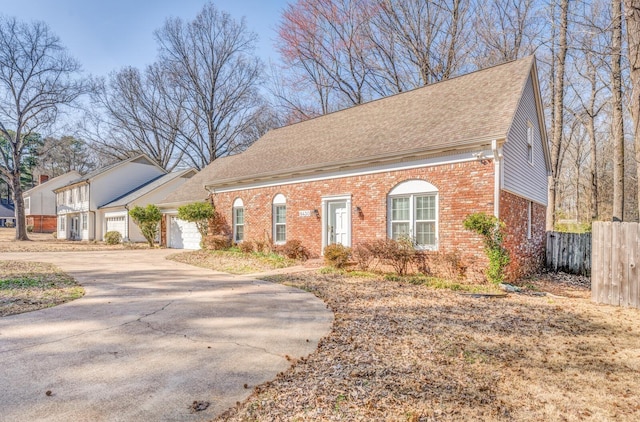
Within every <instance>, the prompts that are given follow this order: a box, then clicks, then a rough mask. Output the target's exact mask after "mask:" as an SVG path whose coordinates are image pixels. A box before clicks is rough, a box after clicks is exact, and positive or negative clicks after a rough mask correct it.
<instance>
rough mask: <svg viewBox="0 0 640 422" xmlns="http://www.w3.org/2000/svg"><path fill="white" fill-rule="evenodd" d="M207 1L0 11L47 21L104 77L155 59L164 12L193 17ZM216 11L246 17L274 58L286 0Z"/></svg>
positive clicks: (37, 0)
mask: <svg viewBox="0 0 640 422" xmlns="http://www.w3.org/2000/svg"><path fill="white" fill-rule="evenodd" d="M205 3H206V0H153V1H152V0H102V1H101V0H20V1H15V0H0V13H2V14H4V15H8V16H15V17H17V18H18V19H21V20H42V21H45V22H46V23H47V24H49V26H50V27H51V29H52V30H53V32H54V33H55V34H57V35H58V36H59V37H60V39H61V41H62V43H63V44H64V45H65V46H66V47H67V48H68V49H69V52H70V53H71V55H73V56H74V57H75V58H76V59H78V60H79V61H80V63H82V66H83V69H84V70H85V71H86V72H87V73H91V74H93V75H100V76H106V75H107V74H108V73H109V72H111V71H113V70H117V69H120V68H122V67H123V66H135V67H139V68H142V67H144V66H145V65H147V64H149V63H151V62H153V61H154V59H155V56H156V43H155V40H154V38H153V31H154V30H156V29H158V28H159V27H161V26H162V24H163V23H164V21H165V19H166V18H168V17H180V18H183V19H192V18H193V17H195V15H196V14H197V13H198V11H200V9H202V6H203V5H204V4H205ZM213 3H214V4H215V5H216V7H217V8H218V9H219V10H224V11H227V12H229V13H230V14H231V16H233V17H234V18H235V19H240V18H241V17H243V16H244V17H245V18H246V22H247V26H248V27H249V28H250V29H251V30H252V31H254V32H255V33H257V34H258V36H259V38H260V39H259V43H258V45H257V50H256V52H257V53H258V55H259V56H260V57H261V58H262V59H263V60H264V61H265V63H268V61H269V60H273V61H277V55H276V52H275V49H274V47H273V44H274V39H275V36H276V33H275V28H276V27H277V25H278V22H279V20H280V15H281V13H282V10H283V9H284V8H285V7H286V5H287V3H288V1H287V0H235V1H234V0H217V1H214V2H213Z"/></svg>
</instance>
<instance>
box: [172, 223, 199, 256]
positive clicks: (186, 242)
mask: <svg viewBox="0 0 640 422" xmlns="http://www.w3.org/2000/svg"><path fill="white" fill-rule="evenodd" d="M200 240H202V236H200V232H198V228H197V227H196V225H195V223H190V222H188V221H184V220H180V219H179V218H178V217H171V223H170V227H169V247H170V248H175V249H200Z"/></svg>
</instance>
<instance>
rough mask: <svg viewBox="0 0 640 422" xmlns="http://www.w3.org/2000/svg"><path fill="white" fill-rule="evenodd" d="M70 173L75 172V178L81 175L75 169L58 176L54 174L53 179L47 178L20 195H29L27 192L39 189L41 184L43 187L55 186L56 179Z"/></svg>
mask: <svg viewBox="0 0 640 422" xmlns="http://www.w3.org/2000/svg"><path fill="white" fill-rule="evenodd" d="M71 174H75V175H76V176H77V178H79V177H81V176H80V173H78V172H77V171H76V170H71V171H69V172H67V173H65V174H61V175H60V176H56V177H54V178H53V179H49V180H47V181H46V182H44V183H41V184H39V185H38V186H34V187H32V188H31V189H29V190H26V191H24V192H23V193H22V195H23V196H29V195H28V194H30V193H31V192H32V191H36V190H40V188H41V187H42V186H44V187H45V188H46V187H49V186H55V185H56V182H57V181H58V180H60V179H62V178H63V177H65V176H68V175H71ZM73 180H75V179H73Z"/></svg>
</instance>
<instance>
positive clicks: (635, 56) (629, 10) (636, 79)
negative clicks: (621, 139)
mask: <svg viewBox="0 0 640 422" xmlns="http://www.w3.org/2000/svg"><path fill="white" fill-rule="evenodd" d="M624 5H625V15H626V22H627V37H628V42H629V65H630V67H631V71H630V73H631V85H632V88H631V104H630V106H631V115H632V116H633V121H634V129H633V139H634V146H635V158H636V165H637V170H636V171H637V180H638V189H639V192H638V198H639V200H640V0H624ZM638 208H639V209H640V204H639V205H638Z"/></svg>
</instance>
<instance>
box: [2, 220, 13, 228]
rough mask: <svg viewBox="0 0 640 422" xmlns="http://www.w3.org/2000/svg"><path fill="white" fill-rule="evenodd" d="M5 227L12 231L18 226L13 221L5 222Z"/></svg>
mask: <svg viewBox="0 0 640 422" xmlns="http://www.w3.org/2000/svg"><path fill="white" fill-rule="evenodd" d="M4 226H5V227H6V228H8V229H12V228H14V227H15V226H16V225H15V224H14V223H13V221H5V222H4Z"/></svg>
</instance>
